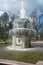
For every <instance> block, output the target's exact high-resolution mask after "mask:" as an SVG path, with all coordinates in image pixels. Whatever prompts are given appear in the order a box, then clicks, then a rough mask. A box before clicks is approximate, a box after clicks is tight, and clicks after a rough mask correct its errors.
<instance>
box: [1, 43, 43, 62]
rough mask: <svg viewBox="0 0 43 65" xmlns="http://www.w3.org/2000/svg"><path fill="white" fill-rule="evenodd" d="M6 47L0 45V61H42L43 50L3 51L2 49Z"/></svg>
mask: <svg viewBox="0 0 43 65" xmlns="http://www.w3.org/2000/svg"><path fill="white" fill-rule="evenodd" d="M6 46H8V45H6V44H4V45H0V59H7V60H14V61H22V62H28V63H36V62H37V61H40V60H43V50H35V51H14V50H13V51H11V50H4V47H6Z"/></svg>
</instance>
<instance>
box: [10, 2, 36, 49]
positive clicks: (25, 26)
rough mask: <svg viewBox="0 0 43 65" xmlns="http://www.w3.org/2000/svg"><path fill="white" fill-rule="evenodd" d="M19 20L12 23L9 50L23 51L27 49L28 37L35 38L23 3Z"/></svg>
mask: <svg viewBox="0 0 43 65" xmlns="http://www.w3.org/2000/svg"><path fill="white" fill-rule="evenodd" d="M21 4H22V8H21V10H20V18H18V19H15V20H14V22H13V29H12V30H11V31H12V40H13V41H12V46H11V47H9V48H10V49H25V48H29V39H30V36H31V35H32V37H35V35H34V34H35V30H34V29H33V28H32V25H31V22H30V21H29V19H28V18H27V17H26V13H25V9H24V2H22V3H21Z"/></svg>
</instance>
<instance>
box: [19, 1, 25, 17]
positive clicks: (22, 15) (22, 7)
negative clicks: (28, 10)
mask: <svg viewBox="0 0 43 65" xmlns="http://www.w3.org/2000/svg"><path fill="white" fill-rule="evenodd" d="M20 18H25V9H24V2H23V1H22V2H21V10H20Z"/></svg>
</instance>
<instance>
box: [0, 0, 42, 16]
mask: <svg viewBox="0 0 43 65" xmlns="http://www.w3.org/2000/svg"><path fill="white" fill-rule="evenodd" d="M22 1H23V2H24V8H25V10H26V15H29V14H30V13H31V12H32V11H33V10H34V9H35V8H37V6H39V5H43V0H0V11H1V12H3V11H4V12H5V11H8V12H11V13H15V14H17V15H19V12H20V9H21V2H22Z"/></svg>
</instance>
